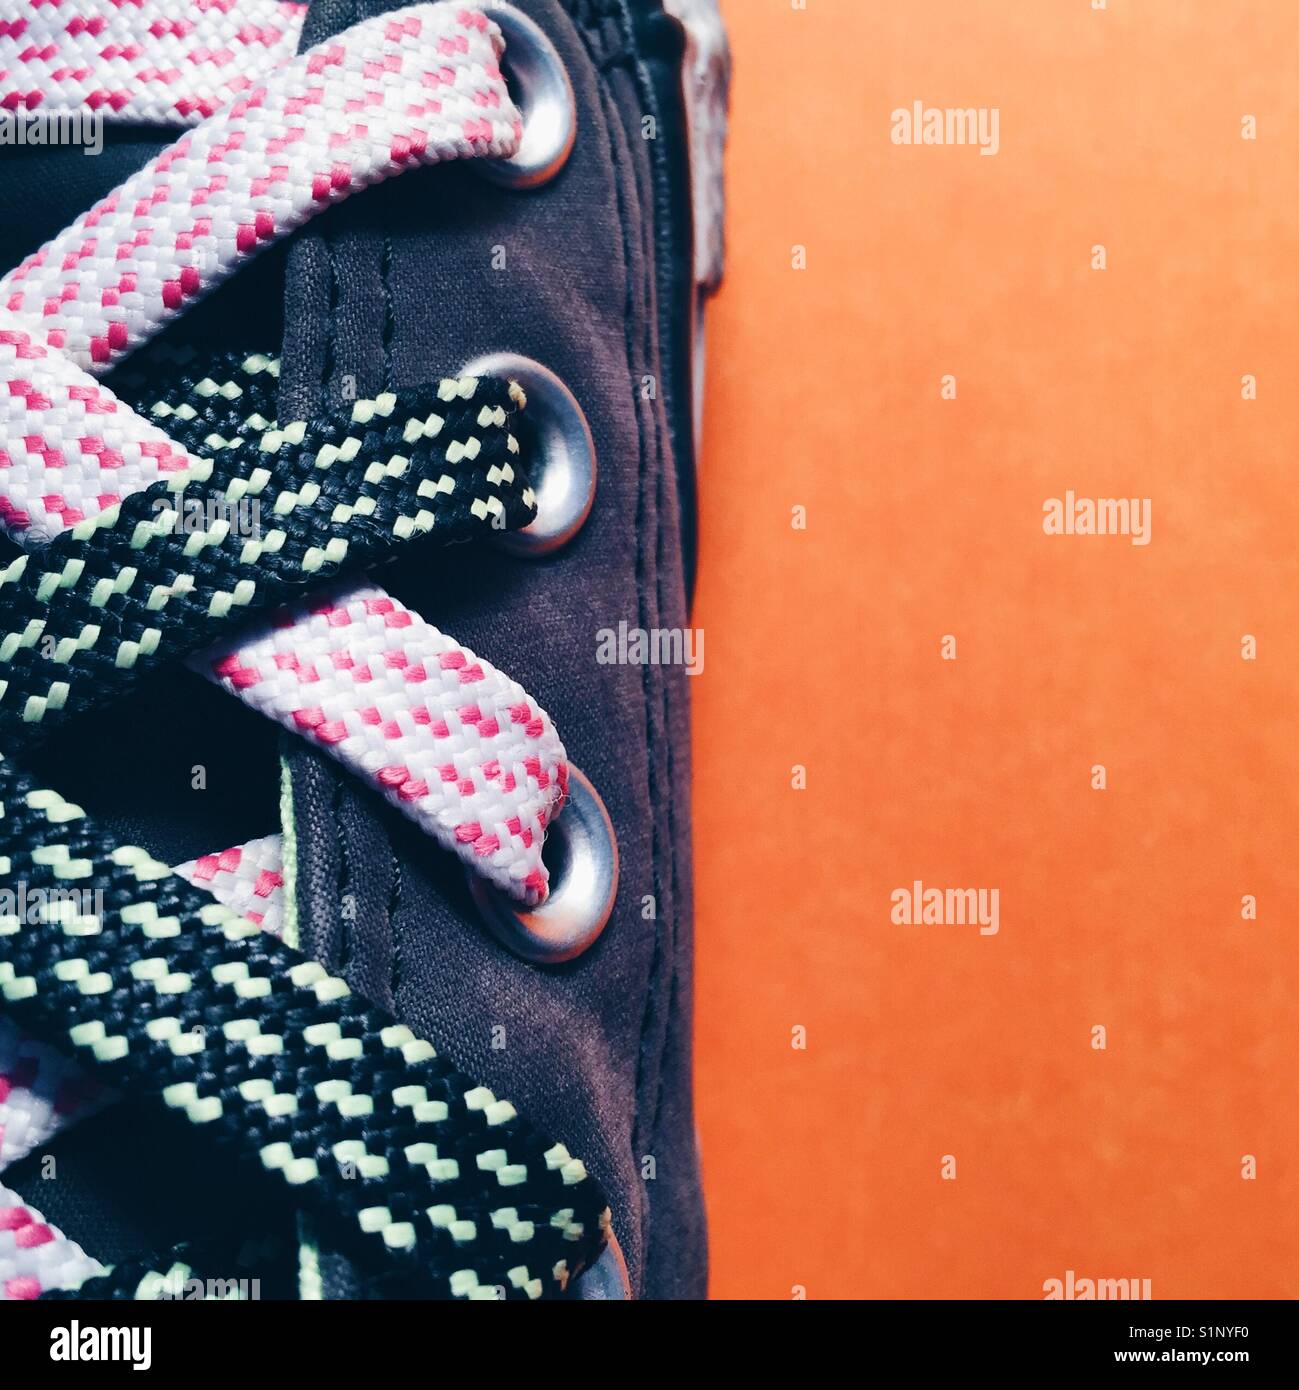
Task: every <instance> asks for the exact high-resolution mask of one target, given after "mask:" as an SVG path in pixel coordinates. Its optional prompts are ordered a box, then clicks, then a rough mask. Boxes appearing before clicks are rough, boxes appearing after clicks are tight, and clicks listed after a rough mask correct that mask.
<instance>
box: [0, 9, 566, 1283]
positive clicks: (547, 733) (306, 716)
mask: <svg viewBox="0 0 1299 1390" xmlns="http://www.w3.org/2000/svg"><path fill="white" fill-rule="evenodd" d="M3 8H4V9H7V10H8V11H9V12H11V13H12V15H13V17H9V18H4V19H0V108H2V109H5V110H8V111H11V112H14V111H22V112H36V111H39V112H54V111H81V112H98V113H102V114H103V115H105V116H106V117H108V118H112V119H120V120H133V121H141V120H143V121H151V122H155V123H160V124H169V125H188V126H191V127H192V129H190V130H189V131H188V133H187V134H185V135H184V136H182V138H181V139H179V140H178V141H177V142H176V144H174V145H172V146H171V147H169V148H168V149H167V150H166V151H164V152H163V153H162V154H161V155H160V156H159V157H158V158H156V159H154V160H153V161H151V162H150V163H149V164H148V165H146V166H145V168H143V169H142V170H140V172H139V173H137V174H136V175H134V176H133V177H132V178H130V179H128V180H127V181H126V182H125V183H124V184H123V185H121V186H120V187H119V188H118V189H116V190H115V191H114V192H113V193H111V194H109V195H108V196H107V197H106V198H104V199H102V200H101V201H100V202H99V203H98V204H97V205H96V206H95V207H94V208H92V209H91V210H90V211H89V212H87V213H86V214H85V215H84V216H82V217H81V218H79V219H78V220H77V221H76V222H75V223H74V224H73V225H72V226H71V227H69V228H68V229H67V230H66V231H64V232H63V233H61V234H60V235H59V236H57V237H55V238H54V239H53V240H52V241H51V242H49V243H47V244H46V245H45V246H44V247H42V248H41V249H40V250H39V251H37V252H36V253H35V254H34V255H32V256H30V257H28V258H27V260H25V261H24V262H23V263H22V264H21V265H20V266H18V267H17V268H16V269H14V270H13V271H11V272H10V273H9V274H7V275H6V276H4V277H3V278H2V279H0V440H3V441H4V442H3V445H0V526H3V528H4V530H5V531H6V532H7V533H8V534H9V535H10V537H11V538H12V539H14V540H15V541H16V542H17V543H18V544H19V545H21V546H23V547H24V548H26V549H31V548H35V547H39V546H40V545H43V544H44V543H46V542H48V541H49V540H50V539H52V538H53V537H54V536H56V535H59V534H60V533H61V532H63V531H65V530H67V529H68V528H69V527H72V526H75V525H76V524H77V523H78V522H80V521H82V520H84V519H85V518H87V517H93V516H94V515H95V514H96V513H98V512H100V511H102V510H103V509H105V508H108V507H111V506H112V505H114V503H115V502H117V501H119V500H120V499H121V498H123V497H125V496H126V495H128V494H130V493H131V492H134V491H137V490H139V489H142V488H146V487H149V486H150V485H152V484H153V483H155V482H157V481H158V480H160V479H162V478H164V477H168V476H175V475H176V474H177V473H179V472H182V471H184V470H185V469H187V468H189V467H191V466H193V464H194V462H195V460H194V459H193V458H192V457H191V456H190V455H188V454H187V453H186V452H185V451H184V450H183V449H180V448H179V447H178V446H177V445H176V444H175V443H174V442H172V441H171V440H170V439H169V438H168V437H167V436H166V434H165V433H163V432H162V431H161V430H159V429H157V428H156V427H155V426H153V425H152V424H150V423H149V422H148V421H146V420H144V419H143V418H141V417H140V416H139V415H137V414H136V413H135V412H133V411H132V410H130V409H129V408H128V407H127V406H126V405H125V404H124V403H123V402H122V401H120V400H118V399H117V398H116V397H115V396H114V395H113V394H112V393H111V392H110V391H108V390H107V389H106V388H105V387H104V386H102V385H100V384H99V383H98V382H97V381H96V380H95V378H96V377H98V376H101V375H102V374H103V373H105V372H106V371H107V370H108V369H109V368H110V367H111V366H112V365H113V364H114V363H116V362H117V361H119V360H120V359H121V358H122V357H124V356H125V355H127V354H129V353H130V352H132V351H134V350H135V349H136V348H138V347H140V346H141V345H143V344H144V343H146V342H147V341H148V340H149V339H150V338H152V337H153V336H154V335H155V334H157V333H158V332H159V331H160V330H161V329H162V328H163V327H165V326H166V324H167V323H169V322H170V321H171V320H173V319H174V318H175V317H176V316H177V315H178V314H180V313H182V312H184V310H185V309H186V308H187V307H188V306H189V305H191V304H193V303H195V302H196V301H197V300H198V299H199V298H201V297H202V296H203V295H205V294H207V293H208V292H209V291H210V290H212V289H213V288H214V287H216V286H217V285H218V284H220V283H221V282H222V281H223V280H224V279H225V278H226V277H227V276H229V275H230V274H232V273H233V272H234V271H235V270H237V269H238V268H239V267H240V266H241V265H243V264H244V263H245V262H246V261H248V260H249V259H250V258H251V257H253V256H255V255H256V254H257V253H258V252H259V251H261V250H263V249H264V248H265V247H267V246H269V245H270V244H272V243H273V242H275V241H276V240H278V239H280V238H281V237H283V236H285V235H287V234H288V233H290V232H292V231H293V230H294V229H296V228H297V227H299V226H301V225H303V224H304V223H305V222H306V221H307V220H309V219H310V218H311V217H313V216H314V215H315V214H316V213H318V212H320V211H322V210H324V209H325V208H327V207H329V206H332V205H333V204H334V203H337V202H340V201H342V200H343V199H344V198H346V197H348V196H350V195H351V194H352V193H353V192H356V191H358V190H360V189H363V188H365V187H368V186H369V185H371V184H375V183H378V182H380V181H382V180H383V179H385V178H388V177H392V176H394V175H396V174H399V173H401V172H402V171H404V170H406V169H409V168H414V167H418V166H421V165H426V164H435V163H439V162H442V161H446V160H451V159H479V158H502V157H507V156H508V155H510V154H511V153H512V152H513V151H514V149H515V148H516V146H517V142H518V140H519V138H520V132H521V123H520V118H519V114H518V112H517V111H516V109H515V108H514V106H513V104H512V102H511V100H510V97H509V93H508V90H507V88H506V85H505V81H504V78H503V76H502V74H501V69H500V66H499V62H500V56H501V52H502V48H503V43H502V40H501V36H500V33H499V30H498V29H497V27H496V26H495V25H494V24H493V23H492V22H491V21H490V20H489V19H488V18H487V17H486V16H485V15H484V14H483V13H482V12H481V11H478V10H475V9H473V8H472V7H467V6H465V5H461V4H456V3H437V4H421V5H414V6H412V7H410V8H408V9H404V10H400V11H396V12H394V13H392V14H388V15H385V16H382V17H380V18H377V19H373V20H368V21H365V22H363V23H361V24H358V25H356V26H355V27H354V28H352V29H350V30H348V31H347V32H346V33H344V34H342V35H340V36H338V37H337V38H336V39H333V40H330V41H328V42H326V43H323V44H321V45H320V46H318V47H317V48H315V49H312V50H310V51H309V52H307V53H304V54H302V55H300V56H292V55H293V53H294V49H295V48H296V44H297V39H298V36H299V32H300V29H301V24H302V17H303V8H304V7H301V6H298V5H293V4H283V3H278V0H27V2H26V3H22V4H17V3H13V0H10V3H9V4H8V5H6V6H3ZM188 664H189V665H190V666H191V668H192V669H194V670H195V671H197V672H199V673H200V674H202V675H204V676H205V677H206V678H207V679H209V680H212V681H214V682H215V683H217V684H219V685H221V686H222V687H223V688H224V689H226V690H228V691H229V692H230V693H231V694H232V695H234V696H235V697H236V698H238V699H240V700H242V701H243V702H244V703H245V704H247V705H249V706H250V707H251V708H253V709H257V710H260V711H261V712H262V713H263V714H265V715H266V716H267V717H269V718H272V719H274V720H275V721H276V722H277V723H279V724H281V725H282V726H283V727H285V728H287V729H289V730H291V731H293V732H294V733H297V734H299V735H301V736H303V737H306V738H309V739H310V740H312V741H313V742H314V743H316V744H317V746H319V747H321V748H323V749H324V750H326V751H327V752H328V753H329V754H330V755H331V756H333V757H335V758H337V759H338V760H339V761H340V762H341V763H342V764H343V765H344V766H346V767H347V768H348V769H349V770H350V771H351V772H353V773H355V774H356V775H357V776H359V777H360V778H362V780H363V781H365V782H366V783H367V784H368V785H370V786H372V787H374V788H375V789H377V790H378V791H380V792H381V793H382V794H383V795H384V796H385V797H386V798H387V799H388V800H389V801H390V802H391V803H392V804H393V805H395V806H397V807H398V808H399V809H400V810H401V811H402V812H403V814H405V815H407V816H408V817H410V818H411V819H412V820H414V821H415V822H416V823H417V824H418V825H420V826H421V827H422V828H423V829H424V830H425V831H426V832H428V833H429V834H430V835H432V836H434V837H435V838H436V839H438V840H439V842H440V843H442V844H443V845H444V846H445V847H447V848H448V849H450V850H451V851H452V852H454V853H456V854H457V855H459V856H460V857H461V858H462V859H463V860H464V861H465V862H466V863H467V864H469V865H470V866H471V867H472V868H473V869H474V870H475V871H476V872H478V873H480V874H482V875H483V876H484V877H485V878H487V879H489V880H490V881H491V882H492V883H494V884H495V885H497V886H498V887H499V888H501V889H503V890H504V891H505V892H507V893H509V894H510V895H512V896H513V897H515V898H517V899H518V900H520V901H522V902H525V903H533V904H535V903H537V902H540V901H541V900H543V899H544V897H545V894H546V886H547V874H546V868H545V865H544V863H543V861H542V857H541V855H542V845H543V841H544V834H545V828H546V825H547V824H548V822H549V820H550V819H551V818H552V817H553V815H554V814H555V813H556V812H557V810H558V809H559V807H560V806H561V805H562V802H563V796H564V792H565V787H566V778H567V763H566V757H565V754H564V749H563V746H562V744H561V743H560V741H559V738H558V736H557V735H556V733H555V730H554V728H553V725H552V724H551V722H550V720H549V718H548V716H547V715H546V714H545V712H544V711H543V710H541V709H540V707H539V706H537V705H536V703H535V701H533V700H531V698H530V697H529V696H528V695H527V693H526V692H525V691H523V690H522V688H521V687H519V686H518V685H517V684H516V683H515V682H513V681H511V680H510V679H509V678H508V677H507V676H505V675H504V674H502V673H501V672H499V671H497V670H496V669H495V668H494V667H492V666H491V665H490V664H489V663H487V662H486V661H482V660H480V659H479V658H477V657H475V656H474V654H473V653H471V652H469V651H467V650H466V649H464V648H463V647H460V646H459V644H457V643H456V642H455V641H454V640H453V639H451V638H450V637H447V636H445V635H444V634H442V633H441V632H439V631H438V630H437V629H436V628H434V627H433V626H432V625H430V624H428V623H426V622H425V621H424V620H423V619H422V618H421V617H420V616H419V615H418V614H416V613H414V612H412V611H411V610H409V609H407V608H405V607H404V606H403V605H402V604H400V603H399V602H398V601H397V600H395V599H393V598H391V597H390V596H388V595H387V594H385V593H384V592H383V591H382V589H380V588H378V587H377V586H375V585H373V584H371V583H369V582H366V581H363V580H354V581H350V582H348V583H343V584H337V585H335V586H334V587H333V588H332V589H331V590H329V591H327V592H326V593H324V594H318V595H313V596H312V598H310V599H308V600H304V601H302V602H300V603H297V604H294V605H291V606H290V607H288V608H286V609H284V610H281V611H280V612H279V613H276V614H274V615H271V616H270V617H269V618H267V619H265V620H264V621H263V622H262V623H260V624H258V625H257V626H256V627H254V628H253V629H251V630H249V631H247V632H245V633H243V634H240V635H238V636H237V637H235V638H232V639H231V640H228V641H226V642H223V643H221V644H220V645H219V646H217V647H214V648H212V649H210V650H209V651H207V652H205V653H202V654H200V655H198V656H196V657H194V658H192V659H191V660H190V662H189V663H188ZM280 854H281V846H280V841H279V837H278V836H272V837H268V838H267V839H265V840H262V841H258V842H254V843H252V844H250V845H245V846H240V847H237V848H234V849H230V850H226V851H224V852H222V853H219V854H214V855H207V856H203V857H201V858H200V859H198V860H195V861H193V862H192V863H190V864H187V865H184V866H181V867H180V868H179V870H178V871H179V872H180V873H182V874H183V875H184V876H185V877H187V878H190V879H191V881H194V882H198V883H201V884H202V885H203V886H205V887H207V888H209V889H210V890H211V891H212V892H213V893H215V894H216V896H218V897H219V898H221V899H222V900H223V901H225V902H228V903H230V904H231V905H233V906H235V907H237V908H238V909H239V910H240V911H244V912H246V913H247V915H249V916H254V918H255V920H256V916H257V915H260V920H261V922H262V925H263V926H264V927H266V928H267V929H268V930H273V931H278V930H279V928H280V923H281V921H282V911H283V903H282V896H283V878H282V873H281V867H280ZM107 1099H108V1097H106V1096H105V1095H103V1094H98V1093H96V1092H95V1090H94V1089H93V1087H91V1086H90V1085H89V1084H88V1083H87V1082H86V1080H85V1078H84V1075H83V1074H82V1073H81V1072H80V1071H79V1069H77V1068H75V1067H74V1066H73V1064H71V1063H68V1062H66V1061H65V1060H64V1059H63V1058H61V1057H60V1056H59V1055H58V1054H56V1053H54V1052H52V1051H51V1050H50V1049H48V1048H45V1047H44V1046H43V1045H42V1044H40V1043H36V1042H34V1041H32V1040H29V1039H25V1038H22V1037H21V1036H19V1035H18V1034H16V1033H14V1032H13V1031H12V1030H11V1029H10V1030H8V1031H6V1030H5V1025H4V1024H3V1021H2V1020H0V1169H3V1167H4V1166H5V1165H6V1164H7V1163H10V1162H13V1161H14V1159H15V1158H16V1157H18V1156H21V1154H24V1153H27V1152H30V1151H31V1150H32V1148H33V1146H34V1145H39V1144H40V1143H42V1142H44V1141H45V1140H46V1139H48V1138H49V1137H50V1136H51V1135H52V1134H53V1133H54V1132H55V1131H56V1130H57V1129H58V1128H59V1127H61V1126H62V1125H64V1124H67V1123H69V1122H71V1121H72V1120H73V1119H74V1118H76V1117H77V1116H79V1115H84V1114H87V1113H90V1112H91V1111H92V1110H93V1109H95V1108H97V1107H98V1106H99V1105H102V1104H103V1103H105V1101H106V1100H107ZM6 1201H7V1199H6V1195H5V1192H4V1190H3V1189H0V1298H4V1297H34V1296H36V1294H37V1293H39V1291H40V1289H41V1288H48V1287H59V1286H60V1283H59V1280H60V1278H61V1277H62V1276H63V1275H64V1274H67V1273H69V1271H80V1272H81V1273H84V1270H85V1265H84V1263H79V1262H84V1261H86V1260H87V1258H88V1257H86V1256H85V1255H84V1254H83V1253H82V1252H81V1251H80V1250H79V1248H78V1247H76V1246H75V1245H72V1243H71V1242H67V1241H66V1240H64V1238H63V1237H62V1236H60V1235H59V1233H58V1232H57V1231H54V1230H53V1229H52V1228H50V1227H48V1226H47V1225H45V1223H43V1222H42V1221H41V1220H40V1218H39V1214H37V1213H33V1212H32V1211H30V1209H28V1208H26V1207H25V1206H23V1204H21V1203H19V1202H17V1201H16V1200H13V1201H10V1202H9V1203H8V1205H6ZM90 1263H91V1264H92V1265H93V1263H94V1262H93V1261H91V1262H90Z"/></svg>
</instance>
